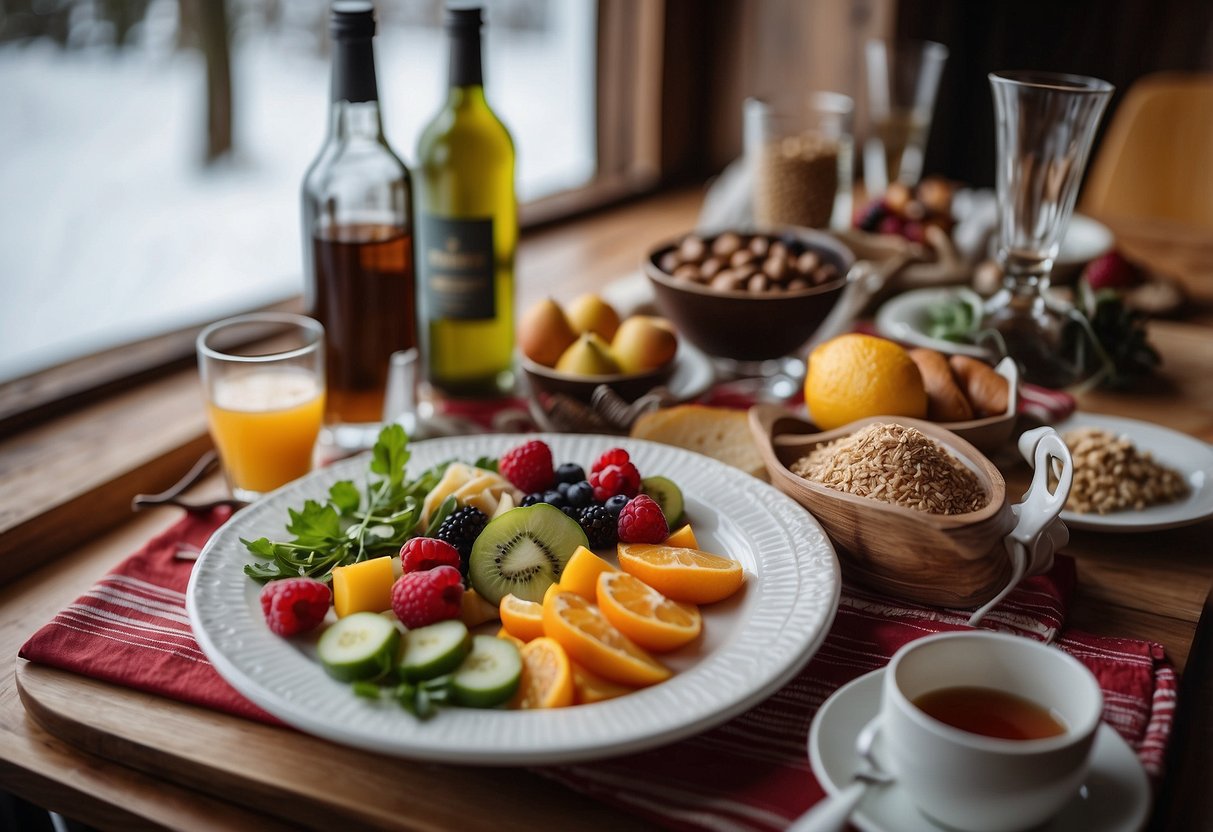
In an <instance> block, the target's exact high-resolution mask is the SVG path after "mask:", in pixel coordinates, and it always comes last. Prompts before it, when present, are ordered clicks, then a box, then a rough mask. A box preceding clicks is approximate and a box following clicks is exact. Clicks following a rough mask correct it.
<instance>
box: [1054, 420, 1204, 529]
mask: <svg viewBox="0 0 1213 832" xmlns="http://www.w3.org/2000/svg"><path fill="white" fill-rule="evenodd" d="M1054 427H1055V428H1056V429H1057V432H1058V433H1060V434H1063V435H1064V434H1065V433H1066V431H1069V430H1074V429H1075V428H1083V427H1092V428H1103V429H1104V430H1107V431H1110V432H1112V433H1115V434H1117V435H1121V434H1123V435H1125V436H1127V437H1129V439H1130V441H1132V442H1133V444H1134V445H1136V446H1137V449H1138V450H1139V451H1149V452H1150V454H1151V455H1152V456H1153V457H1154V459H1155V460H1156V461H1157V462H1160V463H1162V464H1163V465H1166V466H1168V467H1170V468H1174V469H1175V470H1176V471H1179V472H1180V473H1181V474H1183V477H1184V479H1185V480H1187V482H1188V488H1189V492H1188V496H1187V497H1185V498H1184V499H1182V500H1179V501H1178V502H1174V503H1163V504H1162V505H1157V506H1149V507H1147V508H1144V509H1141V510H1139V511H1135V510H1133V509H1128V510H1125V511H1117V512H1113V513H1111V514H1078V513H1076V512H1073V511H1063V512H1062V513H1061V520H1062V522H1063V523H1065V524H1066V525H1067V526H1069V527H1070V528H1072V529H1086V530H1087V531H1096V532H1153V531H1158V530H1160V529H1174V528H1177V527H1179V526H1187V525H1191V524H1192V523H1199V522H1201V521H1202V520H1206V519H1208V518H1209V517H1213V447H1210V446H1209V444H1208V443H1207V442H1202V441H1200V440H1199V439H1196V438H1195V437H1192V436H1188V435H1187V434H1183V433H1179V432H1178V431H1174V430H1171V429H1170V428H1164V427H1162V426H1161V425H1155V424H1153V423H1151V422H1142V421H1139V420H1137V419H1123V418H1120V417H1117V416H1104V415H1103V414H1100V413H1075V414H1073V415H1072V416H1070V417H1069V418H1068V419H1066V420H1065V421H1064V422H1061V423H1060V424H1057V425H1054Z"/></svg>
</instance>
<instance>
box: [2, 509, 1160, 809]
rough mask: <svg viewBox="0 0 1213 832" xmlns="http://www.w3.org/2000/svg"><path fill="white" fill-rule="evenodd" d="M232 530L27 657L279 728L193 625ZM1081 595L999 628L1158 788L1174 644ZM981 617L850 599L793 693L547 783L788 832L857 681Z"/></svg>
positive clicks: (149, 567) (123, 572) (1052, 578)
mask: <svg viewBox="0 0 1213 832" xmlns="http://www.w3.org/2000/svg"><path fill="white" fill-rule="evenodd" d="M227 517H228V512H227V510H223V509H220V510H216V511H214V512H212V513H210V514H207V515H187V516H185V517H183V518H182V519H181V520H180V521H179V522H178V523H177V524H176V525H174V526H173V527H172V528H170V529H169V530H168V531H166V532H165V533H163V534H161V535H159V536H158V537H156V538H154V539H153V540H151V541H149V542H148V543H147V544H146V545H145V546H144V547H143V548H142V549H141V550H139V551H138V552H136V553H135V554H134V555H132V556H131V557H129V558H127V559H126V560H125V561H123V562H122V563H121V564H120V565H119V566H118V567H117V569H115V570H114V571H113V572H112V573H111V574H109V575H106V576H105V577H104V578H102V579H101V580H100V581H99V582H98V583H97V585H96V586H94V587H93V588H92V589H90V590H89V591H88V592H87V593H85V594H84V595H83V596H81V597H80V598H79V599H77V600H76V602H75V603H73V604H71V605H70V606H69V607H67V609H65V610H63V611H62V612H60V613H59V614H58V615H56V616H55V617H54V619H52V620H51V621H50V623H48V624H47V625H45V626H44V627H43V628H42V629H40V630H39V631H38V632H37V633H35V634H34V635H33V636H32V637H31V638H30V639H29V641H28V642H26V644H25V645H24V646H23V647H22V648H21V653H20V655H21V656H22V657H24V658H26V659H29V660H30V661H34V662H40V663H43V664H48V665H53V666H55V667H60V668H64V669H67V670H71V671H74V672H77V673H81V674H84V675H86V676H91V677H94V678H98V679H103V680H105V681H108V682H112V683H114V684H118V685H125V686H128V687H133V688H138V689H139V690H144V691H149V692H151V693H156V694H159V695H162V696H166V697H169V698H171V699H177V700H180V701H183V702H189V703H192V704H196V705H203V706H205V707H209V708H214V709H216V710H220V711H226V712H227V713H232V714H236V715H238V716H242V717H245V718H249V719H257V720H262V721H267V722H273V721H274V720H273V718H272V717H270V716H269V715H268V714H266V713H265V712H264V711H262V710H260V709H259V708H257V707H256V706H254V705H252V704H251V703H249V702H248V701H247V700H245V699H244V698H243V697H241V696H240V695H239V694H238V693H236V691H235V690H233V689H232V688H231V687H230V686H229V685H228V684H227V683H226V682H225V681H223V679H222V678H221V677H220V676H219V674H218V673H217V672H216V671H215V669H214V668H213V667H212V666H211V665H210V664H209V663H208V662H207V660H206V657H205V656H204V655H203V654H202V652H201V651H200V650H199V649H198V645H197V643H196V642H195V641H194V639H193V636H192V635H191V633H190V629H189V624H188V619H187V618H186V614H185V595H184V591H185V587H186V584H187V583H188V581H189V573H190V569H191V566H192V560H191V559H190V556H191V555H193V554H196V553H197V551H198V550H199V549H200V548H201V547H202V546H203V545H204V544H205V542H206V540H207V539H208V537H209V536H210V534H211V533H212V532H213V531H214V530H215V529H216V528H218V526H219V525H220V524H221V523H222V522H223V521H224V520H226V519H227ZM183 556H184V557H183ZM1074 581H1075V570H1074V562H1073V561H1072V560H1071V559H1069V558H1065V557H1059V558H1058V559H1057V562H1056V565H1055V566H1054V568H1053V570H1052V571H1051V572H1050V573H1049V574H1047V575H1042V576H1039V577H1036V578H1031V579H1029V580H1027V581H1025V582H1024V583H1023V584H1021V585H1020V586H1019V587H1018V588H1017V589H1016V590H1015V591H1014V592H1013V593H1012V594H1011V595H1010V596H1009V597H1008V599H1007V600H1006V601H1005V602H1004V603H1003V604H1002V605H1000V606H999V607H998V608H997V609H995V610H994V611H993V612H992V613H990V615H989V616H988V617H987V618H986V621H985V624H986V625H987V626H989V627H992V628H996V629H1000V630H1004V631H1007V632H1011V633H1016V634H1018V635H1021V636H1024V637H1026V638H1034V639H1039V640H1042V641H1047V640H1053V641H1054V643H1056V644H1057V645H1058V646H1060V647H1061V648H1062V649H1063V650H1066V651H1067V652H1069V653H1071V654H1072V655H1074V656H1076V657H1077V658H1078V659H1079V660H1080V661H1082V662H1083V663H1084V664H1086V665H1087V667H1089V668H1090V669H1091V670H1092V672H1093V673H1094V674H1095V676H1096V678H1097V679H1098V680H1099V682H1100V686H1101V687H1102V688H1103V691H1104V698H1105V709H1104V719H1105V721H1106V722H1108V724H1110V725H1111V726H1112V727H1113V728H1115V729H1116V730H1117V731H1118V732H1119V733H1120V735H1121V736H1122V737H1124V738H1125V740H1126V741H1127V742H1128V743H1129V744H1130V745H1131V746H1132V747H1133V748H1134V749H1135V750H1136V751H1137V753H1138V756H1139V757H1140V759H1141V761H1142V764H1143V765H1144V766H1145V768H1146V770H1147V772H1149V773H1150V774H1151V776H1153V777H1155V778H1157V777H1158V776H1159V775H1160V774H1161V772H1162V763H1163V755H1164V751H1165V749H1166V744H1167V740H1168V738H1169V736H1170V730H1171V717H1172V712H1173V710H1174V704H1175V693H1176V687H1177V680H1176V674H1175V671H1174V669H1173V668H1172V667H1171V665H1170V664H1169V663H1168V662H1167V660H1166V658H1165V657H1164V655H1163V649H1162V646H1161V645H1158V644H1153V643H1150V642H1144V641H1132V640H1126V639H1112V638H1102V637H1096V636H1091V635H1087V634H1083V633H1077V632H1073V631H1067V630H1065V629H1064V623H1065V611H1066V608H1067V606H1068V603H1069V598H1070V595H1071V593H1072V590H1073V587H1074ZM967 617H968V613H967V612H963V611H952V610H939V609H933V608H928V607H922V606H915V605H911V604H904V603H900V602H894V601H891V600H889V599H887V598H884V597H881V596H878V595H875V594H872V593H869V592H866V591H864V590H862V589H859V588H857V587H853V586H845V587H844V591H843V595H842V600H841V605H840V607H839V610H838V615H837V617H836V619H835V621H834V624H833V626H832V628H831V630H830V633H829V635H828V636H827V637H826V639H825V642H824V644H823V645H822V647H821V649H820V650H819V651H818V652H817V654H816V655H815V656H814V658H813V659H812V661H810V662H809V664H808V665H807V666H806V667H805V668H804V670H802V671H801V672H800V673H799V674H798V675H797V676H796V677H795V678H794V679H793V680H792V681H791V682H790V683H789V684H787V685H786V686H785V687H784V688H782V689H781V690H779V691H778V692H776V693H775V694H774V695H772V696H771V697H770V698H768V699H767V700H766V701H764V702H762V703H761V704H759V705H758V706H756V707H754V708H752V709H751V710H749V711H748V712H746V713H744V714H742V715H741V716H739V717H737V718H735V719H733V720H731V721H729V722H727V723H725V724H724V725H722V726H720V727H718V728H715V729H713V730H711V731H708V732H705V733H703V734H700V735H698V736H696V737H692V738H691V739H687V740H683V741H680V742H677V743H674V744H671V745H667V746H664V747H662V748H658V749H654V750H652V751H648V752H644V753H641V754H633V755H630V756H627V757H622V758H616V759H613V760H606V761H602V762H596V763H592V764H585V765H576V766H561V767H549V768H542V769H537V771H538V772H539V773H540V774H543V775H544V776H546V777H549V778H552V779H555V780H557V781H559V782H561V783H563V784H565V785H567V786H569V787H571V788H574V789H576V790H578V791H581V792H584V793H586V794H588V795H591V796H593V797H595V798H598V799H600V800H602V801H603V802H606V803H610V804H612V805H614V806H617V807H620V808H621V809H624V810H627V811H630V812H633V813H636V814H639V815H641V816H643V817H645V818H646V819H648V820H651V821H652V822H654V823H657V824H660V825H662V826H666V827H670V828H676V829H714V830H719V829H745V830H750V829H752V830H774V829H782V828H783V827H785V826H786V825H787V823H788V822H789V820H790V819H792V818H794V817H796V816H797V815H799V814H801V813H802V812H803V811H804V810H805V809H807V808H808V807H809V806H810V805H812V804H813V803H814V802H816V801H817V800H819V799H820V798H821V796H822V790H821V788H820V787H819V786H818V785H817V783H816V781H815V780H814V779H813V776H812V772H811V770H810V767H809V762H808V758H807V756H806V750H805V743H806V738H807V736H808V730H809V723H810V722H811V720H812V718H813V714H814V713H815V712H816V710H817V708H818V707H819V706H820V705H821V703H822V702H824V701H825V699H826V698H827V697H828V696H829V695H830V694H831V693H832V692H833V691H834V690H836V689H837V688H838V687H840V686H841V685H843V684H845V683H846V682H848V681H850V680H851V679H854V678H856V677H858V676H860V675H862V674H863V673H866V672H868V671H870V670H874V669H876V668H878V667H883V666H884V665H885V664H886V663H887V662H888V660H889V658H890V657H891V656H892V654H893V653H894V652H895V651H896V650H897V649H898V648H899V647H901V645H903V644H905V643H906V642H908V641H912V640H913V639H915V638H919V637H921V636H924V635H928V634H930V633H937V632H942V631H946V630H963V629H967V625H966V624H965V620H966V619H967ZM438 718H441V716H439V717H438Z"/></svg>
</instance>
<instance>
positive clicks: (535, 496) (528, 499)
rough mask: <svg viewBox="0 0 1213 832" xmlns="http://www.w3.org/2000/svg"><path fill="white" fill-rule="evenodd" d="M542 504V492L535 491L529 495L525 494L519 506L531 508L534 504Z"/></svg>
mask: <svg viewBox="0 0 1213 832" xmlns="http://www.w3.org/2000/svg"><path fill="white" fill-rule="evenodd" d="M542 502H543V492H542V491H535V492H533V493H531V494H527V495H526V496H525V497H523V498H522V502H521V503H520V505H524V506H533V505H535V504H536V503H542Z"/></svg>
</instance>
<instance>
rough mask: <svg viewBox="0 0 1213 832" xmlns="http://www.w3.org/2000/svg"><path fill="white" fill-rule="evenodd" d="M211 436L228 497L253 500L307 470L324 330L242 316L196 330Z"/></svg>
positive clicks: (292, 319)
mask: <svg viewBox="0 0 1213 832" xmlns="http://www.w3.org/2000/svg"><path fill="white" fill-rule="evenodd" d="M197 346H198V369H199V372H200V373H201V375H202V389H203V395H204V397H205V400H206V411H207V420H208V422H209V424H210V430H211V437H212V438H213V439H214V441H215V447H216V448H217V449H218V450H219V458H220V460H221V461H222V463H223V471H224V474H225V476H226V477H227V482H228V487H229V488H231V491H232V496H234V497H236V498H237V499H239V500H245V501H249V502H251V501H253V500H256V499H257V498H258V497H260V496H261V495H262V494H265V493H266V492H269V491H273V490H274V489H275V488H277V487H279V486H280V485H285V484H286V483H288V482H290V481H291V480H294V479H297V478H298V477H301V476H303V475H304V474H306V473H307V472H308V471H310V470H311V469H312V459H313V453H314V450H315V445H316V437H317V436H318V435H319V433H320V424H321V422H322V421H323V418H324V393H325V386H324V327H322V326H321V325H320V324H319V323H318V322H316V321H314V320H312V319H311V318H305V317H303V316H301V315H288V314H280V313H271V312H265V313H255V314H251V315H240V316H238V317H235V318H229V319H228V320H225V321H219V322H218V323H214V324H211V325H210V326H208V327H207V328H206V329H204V330H202V332H201V333H200V334H199V335H198V342H197Z"/></svg>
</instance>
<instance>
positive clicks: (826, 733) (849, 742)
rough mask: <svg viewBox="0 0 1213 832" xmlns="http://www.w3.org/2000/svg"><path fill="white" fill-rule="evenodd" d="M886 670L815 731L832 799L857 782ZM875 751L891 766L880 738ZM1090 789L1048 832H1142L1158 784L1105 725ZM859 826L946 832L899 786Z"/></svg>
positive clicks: (817, 768)
mask: <svg viewBox="0 0 1213 832" xmlns="http://www.w3.org/2000/svg"><path fill="white" fill-rule="evenodd" d="M884 672H885V671H884V668H881V669H879V670H874V671H872V672H871V673H868V674H866V675H864V676H860V677H859V678H858V679H855V680H854V681H852V682H850V683H848V684H846V685H843V686H842V687H841V688H839V689H838V690H837V691H835V692H834V695H833V696H831V697H830V698H829V699H827V700H826V701H825V704H823V705H822V706H821V709H820V710H818V712H817V715H816V716H815V717H813V726H812V728H811V729H810V730H809V760H810V762H811V763H812V765H813V774H814V775H816V777H817V780H818V781H819V782H820V783H821V786H822V788H823V789H825V790H826V792H827V793H828V794H836V793H837V792H839V791H840V790H841V789H843V788H844V787H846V785H847V784H848V783H850V781H851V775H852V774H853V772H854V771H855V769H856V764H857V762H858V761H857V759H856V754H855V738H856V736H857V735H858V734H859V731H860V729H861V728H863V726H864V725H866V724H867V722H868V721H869V720H870V719H871V718H872V717H873V716H875V715H876V714H877V713H878V712H879V710H880V697H881V681H882V679H883V677H884ZM874 752H875V756H876V760H877V762H879V763H881V764H882V765H884V767H886V768H887V763H886V759H887V758H886V757H885V754H884V751H883V749H882V745H881V741H880V737H879V736H877V738H876V745H875V747H874ZM1091 755H1092V756H1091V771H1090V773H1089V774H1088V775H1087V781H1086V784H1085V785H1083V787H1082V788H1081V789H1080V790H1079V792H1078V793H1077V794H1075V795H1074V799H1073V800H1071V801H1070V802H1069V803H1068V804H1066V806H1065V808H1064V809H1062V810H1061V812H1060V813H1059V814H1057V815H1056V816H1055V817H1054V818H1053V819H1052V820H1050V821H1049V822H1048V823H1046V824H1045V825H1044V826H1041V827H1038V830H1044V832H1136V830H1140V829H1141V828H1142V827H1143V826H1144V825H1145V822H1146V817H1147V815H1148V813H1149V810H1150V785H1149V783H1148V782H1147V781H1146V773H1145V770H1144V769H1143V768H1142V767H1141V763H1140V762H1138V760H1137V755H1136V754H1134V753H1133V750H1132V749H1131V748H1129V746H1128V744H1127V743H1126V742H1125V741H1124V740H1123V739H1121V738H1120V735H1119V734H1117V733H1116V731H1115V730H1113V729H1112V728H1111V727H1110V726H1108V725H1106V724H1103V725H1100V726H1099V732H1098V733H1097V734H1096V736H1095V745H1094V747H1093V749H1092V751H1091ZM851 823H852V824H853V825H854V826H856V827H857V828H859V829H861V830H863V832H940V830H942V829H944V827H942V826H939V825H937V824H935V823H933V822H932V821H931V820H929V819H928V818H927V817H926V816H925V815H923V814H922V813H920V812H919V811H918V810H917V808H915V806H914V804H913V803H912V802H911V801H910V796H909V795H908V794H907V793H906V792H905V790H904V789H902V788H901V787H900V786H899V785H898V784H897V783H896V782H892V783H889V784H888V785H884V786H871V787H869V788H868V790H867V793H866V794H865V795H864V797H863V800H861V801H860V803H859V807H858V808H857V809H856V810H855V814H853V815H852V816H851Z"/></svg>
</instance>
